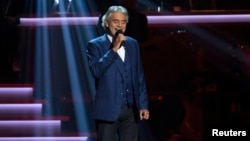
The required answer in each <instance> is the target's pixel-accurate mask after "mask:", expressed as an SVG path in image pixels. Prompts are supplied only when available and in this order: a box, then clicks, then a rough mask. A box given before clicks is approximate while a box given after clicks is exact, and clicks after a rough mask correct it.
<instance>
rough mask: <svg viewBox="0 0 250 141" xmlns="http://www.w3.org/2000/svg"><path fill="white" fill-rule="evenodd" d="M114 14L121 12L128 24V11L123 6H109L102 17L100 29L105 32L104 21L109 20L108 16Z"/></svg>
mask: <svg viewBox="0 0 250 141" xmlns="http://www.w3.org/2000/svg"><path fill="white" fill-rule="evenodd" d="M114 12H121V13H123V14H125V16H126V22H127V23H128V17H129V16H128V11H127V9H126V8H125V7H123V6H110V7H109V8H108V10H107V11H106V13H105V14H104V15H103V16H102V27H103V28H104V29H105V30H106V28H107V27H106V26H105V21H107V20H109V18H110V14H111V13H114Z"/></svg>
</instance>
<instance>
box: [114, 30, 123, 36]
mask: <svg viewBox="0 0 250 141" xmlns="http://www.w3.org/2000/svg"><path fill="white" fill-rule="evenodd" d="M119 34H124V33H123V31H122V29H118V30H117V31H116V33H115V37H117V36H118V35H119Z"/></svg>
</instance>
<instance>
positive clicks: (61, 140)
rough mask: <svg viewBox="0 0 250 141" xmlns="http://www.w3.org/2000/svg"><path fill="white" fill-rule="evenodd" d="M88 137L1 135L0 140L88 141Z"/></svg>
mask: <svg viewBox="0 0 250 141" xmlns="http://www.w3.org/2000/svg"><path fill="white" fill-rule="evenodd" d="M87 139H88V137H1V138H0V141H87Z"/></svg>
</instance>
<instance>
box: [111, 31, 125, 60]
mask: <svg viewBox="0 0 250 141" xmlns="http://www.w3.org/2000/svg"><path fill="white" fill-rule="evenodd" d="M108 38H109V40H110V42H111V43H112V40H113V37H112V36H110V35H108ZM117 53H118V55H119V56H120V58H121V59H122V61H123V62H124V60H125V48H124V46H121V47H120V48H119V49H118V50H117Z"/></svg>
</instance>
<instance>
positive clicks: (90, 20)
mask: <svg viewBox="0 0 250 141" xmlns="http://www.w3.org/2000/svg"><path fill="white" fill-rule="evenodd" d="M147 18H148V23H149V24H174V23H176V24H179V23H227V22H250V14H232V15H229V14H221V15H177V16H173V15H169V16H164V15H161V16H147ZM97 22H98V17H48V18H20V26H44V25H64V24H65V25H95V24H97Z"/></svg>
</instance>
